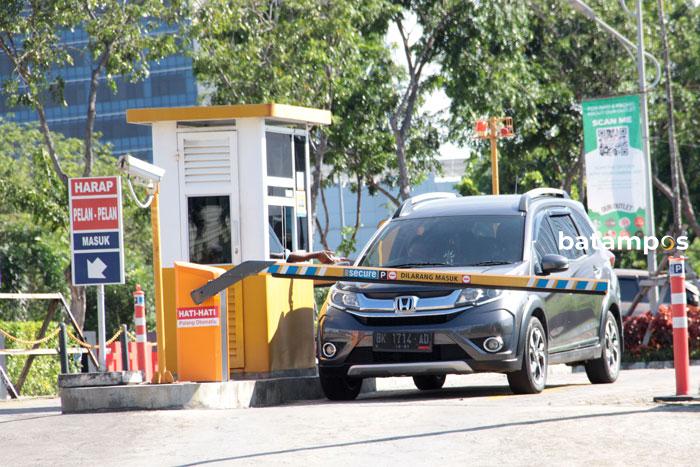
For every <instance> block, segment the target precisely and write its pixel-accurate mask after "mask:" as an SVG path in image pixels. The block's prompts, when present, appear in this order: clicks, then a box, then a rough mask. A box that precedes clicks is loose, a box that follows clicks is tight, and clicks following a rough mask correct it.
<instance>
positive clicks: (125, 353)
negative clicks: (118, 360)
mask: <svg viewBox="0 0 700 467" xmlns="http://www.w3.org/2000/svg"><path fill="white" fill-rule="evenodd" d="M120 341H121V344H122V371H130V370H131V365H130V364H129V330H128V329H127V327H126V324H122V335H121V337H120Z"/></svg>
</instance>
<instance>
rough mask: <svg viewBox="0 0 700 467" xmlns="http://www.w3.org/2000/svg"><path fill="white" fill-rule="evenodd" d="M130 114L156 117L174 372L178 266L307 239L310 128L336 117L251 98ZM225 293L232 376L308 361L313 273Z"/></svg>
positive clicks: (299, 367) (261, 254)
mask: <svg viewBox="0 0 700 467" xmlns="http://www.w3.org/2000/svg"><path fill="white" fill-rule="evenodd" d="M127 121H128V122H129V123H133V124H143V125H150V126H151V128H152V136H153V163H154V164H155V165H158V166H160V167H162V168H163V169H165V176H164V178H163V180H162V182H161V184H160V212H161V232H162V233H161V236H162V239H161V252H162V264H163V270H162V272H163V296H164V297H163V299H164V300H163V302H164V311H165V322H164V324H165V326H164V328H165V334H166V335H165V341H166V354H165V355H164V357H165V358H166V359H167V361H166V362H167V368H168V369H169V370H171V371H173V372H174V373H176V374H177V373H178V359H179V360H180V361H182V359H183V358H185V354H186V353H187V352H189V350H187V351H186V352H185V351H184V349H180V353H179V358H178V345H181V346H182V343H180V344H178V338H177V334H178V328H177V315H176V307H178V306H182V305H176V296H177V294H178V293H179V292H181V291H178V290H177V288H176V285H175V263H176V262H182V261H184V262H191V263H197V264H199V265H206V266H215V267H218V268H224V269H226V268H230V267H231V266H233V265H236V264H238V263H240V262H241V261H245V260H252V259H257V260H259V259H268V258H269V259H283V258H284V257H285V253H286V252H288V251H296V250H309V249H310V248H312V245H313V239H312V232H313V229H312V219H311V218H310V182H311V180H310V167H311V166H310V163H309V144H308V128H309V127H310V126H312V125H328V124H330V123H331V114H330V112H328V111H325V110H319V109H310V108H303V107H295V106H289V105H281V104H254V105H226V106H209V107H173V108H147V109H130V110H128V111H127ZM187 294H189V290H188V291H187ZM178 300H182V299H178ZM222 301H225V303H223V304H222V305H224V306H222V307H221V310H222V313H224V310H225V316H223V317H222V318H225V319H222V320H221V321H220V322H221V323H226V324H225V326H226V329H225V330H226V331H227V332H226V333H225V335H227V341H228V342H224V345H225V346H226V345H227V348H224V351H223V352H224V353H225V354H226V355H225V356H226V357H228V363H227V365H228V368H229V374H230V375H231V376H233V377H234V378H235V377H236V376H243V375H244V376H255V375H259V374H266V375H269V374H290V373H292V374H299V372H302V373H303V372H304V370H309V369H312V368H313V367H314V365H315V363H314V349H313V346H314V339H313V307H314V294H313V284H312V283H311V282H310V281H301V280H297V281H294V280H290V279H280V278H272V277H269V276H258V277H251V278H248V279H246V280H245V281H243V282H242V283H240V284H236V285H235V286H234V287H231V288H229V289H228V290H227V293H226V297H225V298H224V299H222ZM191 350H192V351H197V349H191ZM159 358H161V356H160V355H159ZM226 376H228V375H226ZM179 377H180V379H183V378H182V375H179Z"/></svg>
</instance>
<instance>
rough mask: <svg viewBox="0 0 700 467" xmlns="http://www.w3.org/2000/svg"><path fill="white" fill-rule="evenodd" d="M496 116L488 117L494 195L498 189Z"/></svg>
mask: <svg viewBox="0 0 700 467" xmlns="http://www.w3.org/2000/svg"><path fill="white" fill-rule="evenodd" d="M497 122H498V118H496V117H491V118H490V119H489V140H491V190H492V191H493V194H494V195H497V194H498V192H499V191H500V187H499V180H498V134H497V133H496V124H497Z"/></svg>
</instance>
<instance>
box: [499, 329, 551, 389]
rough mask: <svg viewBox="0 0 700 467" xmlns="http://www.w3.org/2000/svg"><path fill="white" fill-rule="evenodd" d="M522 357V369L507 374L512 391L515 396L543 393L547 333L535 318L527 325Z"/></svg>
mask: <svg viewBox="0 0 700 467" xmlns="http://www.w3.org/2000/svg"><path fill="white" fill-rule="evenodd" d="M522 356H523V363H522V366H521V368H520V369H519V370H518V371H514V372H512V373H508V374H507V376H508V384H509V385H510V389H511V391H513V392H514V393H515V394H537V393H540V392H542V390H543V389H544V386H545V384H546V382H547V357H548V355H547V333H546V332H545V330H544V326H542V323H541V322H540V320H539V319H538V318H537V317H535V316H532V317H531V318H530V320H529V321H528V324H527V331H526V333H525V341H524V343H523V352H522Z"/></svg>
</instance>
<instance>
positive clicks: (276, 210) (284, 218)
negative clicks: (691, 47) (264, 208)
mask: <svg viewBox="0 0 700 467" xmlns="http://www.w3.org/2000/svg"><path fill="white" fill-rule="evenodd" d="M268 209H269V211H268V212H269V214H268V222H269V223H270V227H271V228H272V232H273V233H274V234H275V235H276V236H277V239H278V240H279V243H281V244H282V246H283V247H284V249H286V250H289V251H294V249H295V248H294V222H293V219H294V210H293V209H292V207H291V206H269V208H268Z"/></svg>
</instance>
